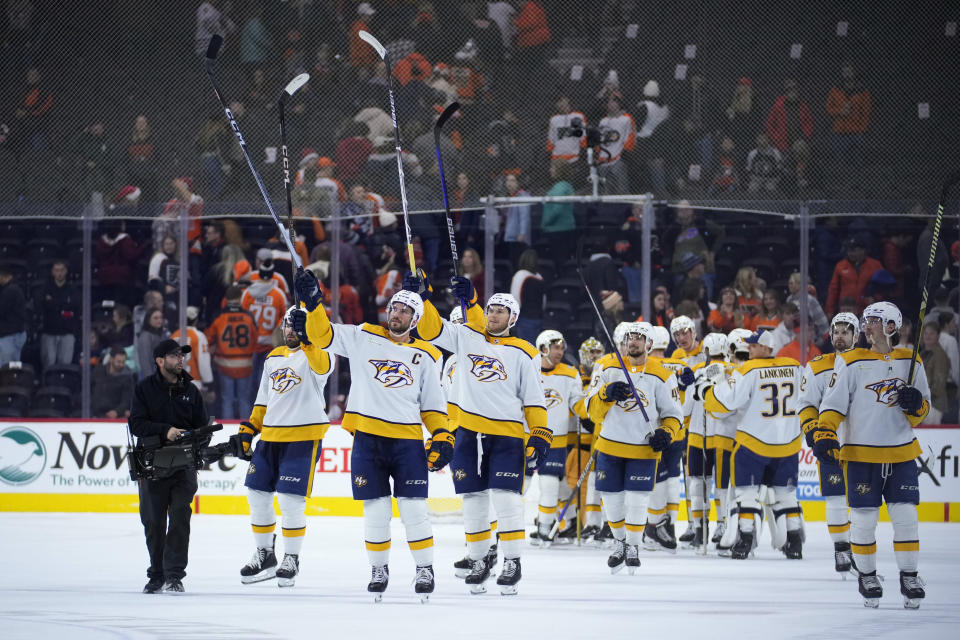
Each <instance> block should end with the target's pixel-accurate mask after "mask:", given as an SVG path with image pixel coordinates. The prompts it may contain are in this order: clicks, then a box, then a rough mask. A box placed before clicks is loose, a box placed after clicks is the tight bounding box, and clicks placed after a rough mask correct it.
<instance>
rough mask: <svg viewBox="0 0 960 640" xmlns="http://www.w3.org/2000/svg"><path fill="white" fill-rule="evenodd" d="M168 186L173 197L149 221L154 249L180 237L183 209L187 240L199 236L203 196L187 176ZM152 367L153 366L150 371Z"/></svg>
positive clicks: (190, 241) (192, 239)
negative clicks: (161, 210)
mask: <svg viewBox="0 0 960 640" xmlns="http://www.w3.org/2000/svg"><path fill="white" fill-rule="evenodd" d="M170 187H171V188H172V189H173V193H174V197H173V198H172V199H170V200H169V201H168V202H167V204H166V206H164V208H163V212H162V213H161V214H160V215H159V216H157V217H156V218H154V219H153V222H152V223H151V234H150V237H151V238H152V242H153V247H154V249H156V248H157V247H161V246H163V238H164V236H173V237H174V238H179V237H180V216H181V214H182V213H183V212H184V210H186V213H187V219H188V223H187V224H188V227H187V242H188V243H192V242H193V241H194V240H196V239H197V238H199V237H200V216H201V215H203V198H202V197H201V196H200V195H199V194H197V193H195V192H194V190H193V180H192V179H191V178H189V177H188V176H180V177H178V178H174V179H173V180H172V181H171V182H170ZM152 362H153V361H152V360H151V363H152ZM152 369H153V367H152V368H151V371H152Z"/></svg>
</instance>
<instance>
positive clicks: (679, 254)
mask: <svg viewBox="0 0 960 640" xmlns="http://www.w3.org/2000/svg"><path fill="white" fill-rule="evenodd" d="M725 233H726V232H725V231H724V229H723V227H721V226H720V225H718V224H716V223H714V222H712V221H710V220H709V219H708V218H706V217H703V218H702V219H698V218H697V216H696V214H695V213H694V210H693V208H692V207H691V206H690V203H689V202H688V201H686V200H681V201H680V202H679V203H677V206H676V208H675V209H674V222H673V224H672V225H671V226H670V228H669V229H668V230H667V232H666V234H665V238H664V240H665V242H666V243H667V244H668V246H669V245H670V244H672V245H673V259H672V261H671V266H672V269H673V273H674V283H673V284H674V285H677V284H679V281H680V280H681V279H682V278H683V277H684V274H685V273H686V269H683V265H682V262H683V257H684V255H685V254H687V253H690V254H693V255H694V256H696V257H698V258H701V259H702V260H703V264H704V273H703V276H702V279H703V283H704V284H705V285H706V287H707V297H708V298H710V297H713V290H714V286H715V284H716V279H717V274H716V269H715V267H714V263H713V257H714V255H716V252H717V251H718V250H719V249H720V247H721V246H722V245H723V241H724V238H725Z"/></svg>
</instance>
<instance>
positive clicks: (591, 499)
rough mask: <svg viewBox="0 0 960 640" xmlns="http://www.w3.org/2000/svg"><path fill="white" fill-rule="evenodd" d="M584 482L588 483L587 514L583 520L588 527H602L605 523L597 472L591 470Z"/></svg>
mask: <svg viewBox="0 0 960 640" xmlns="http://www.w3.org/2000/svg"><path fill="white" fill-rule="evenodd" d="M584 482H586V483H587V505H586V507H584V510H585V511H586V516H585V517H584V519H583V522H584V524H586V525H587V526H588V527H589V526H594V527H600V526H602V525H603V513H602V512H601V510H600V495H599V494H598V493H597V480H596V474H595V473H594V472H592V471H591V472H590V473H589V474H588V475H587V479H586V480H585V481H584Z"/></svg>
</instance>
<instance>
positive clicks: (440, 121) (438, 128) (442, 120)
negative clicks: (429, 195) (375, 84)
mask: <svg viewBox="0 0 960 640" xmlns="http://www.w3.org/2000/svg"><path fill="white" fill-rule="evenodd" d="M459 109H460V103H459V102H451V103H450V104H449V105H447V108H446V109H444V110H443V113H441V114H440V117H439V118H437V122H436V124H434V125H433V146H434V147H435V148H436V150H437V169H438V170H439V172H440V189H441V190H442V191H443V210H444V211H445V212H446V217H447V235H449V236H450V253H451V255H452V256H453V275H455V276H459V275H460V257H459V255H458V254H457V239H456V237H455V236H454V233H453V218H452V217H451V216H450V200H449V199H448V197H447V179H446V176H445V175H444V173H443V154H441V153H440V134H441V132H442V130H443V125H444V124H446V122H447V120H449V119H450V118H451V117H452V116H453V114H454V113H456V112H457V111H459ZM460 312H461V313H462V314H463V317H464V318H466V317H467V301H466V300H464V299H463V298H460Z"/></svg>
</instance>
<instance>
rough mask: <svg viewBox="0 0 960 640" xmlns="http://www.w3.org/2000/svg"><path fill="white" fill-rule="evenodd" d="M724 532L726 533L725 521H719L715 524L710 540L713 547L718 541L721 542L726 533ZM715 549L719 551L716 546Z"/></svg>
mask: <svg viewBox="0 0 960 640" xmlns="http://www.w3.org/2000/svg"><path fill="white" fill-rule="evenodd" d="M726 531H727V521H726V520H721V521H720V522H718V523H717V528H716V530H714V532H713V537H712V538H710V542H712V543H713V544H715V545H719V544H720V541H721V540H723V534H724V533H726ZM717 548H718V549H719V548H720V547H719V546H718V547H717Z"/></svg>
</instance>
